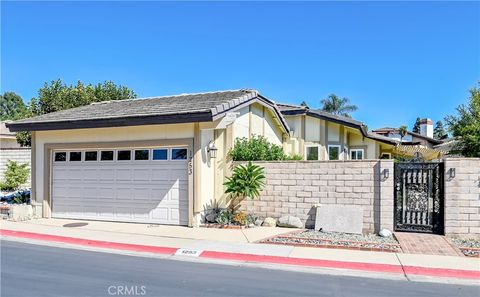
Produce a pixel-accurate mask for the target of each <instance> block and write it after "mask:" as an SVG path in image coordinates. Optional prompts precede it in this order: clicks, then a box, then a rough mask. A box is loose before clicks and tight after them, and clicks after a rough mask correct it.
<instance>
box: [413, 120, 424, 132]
mask: <svg viewBox="0 0 480 297" xmlns="http://www.w3.org/2000/svg"><path fill="white" fill-rule="evenodd" d="M421 121H422V119H421V118H417V119H416V120H415V125H413V128H412V132H413V133H420V122H421Z"/></svg>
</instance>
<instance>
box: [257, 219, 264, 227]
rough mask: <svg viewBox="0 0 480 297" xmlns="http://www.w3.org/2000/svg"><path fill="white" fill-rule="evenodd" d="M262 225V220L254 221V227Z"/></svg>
mask: <svg viewBox="0 0 480 297" xmlns="http://www.w3.org/2000/svg"><path fill="white" fill-rule="evenodd" d="M262 224H263V220H262V219H256V220H255V226H258V227H260V226H262Z"/></svg>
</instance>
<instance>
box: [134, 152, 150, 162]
mask: <svg viewBox="0 0 480 297" xmlns="http://www.w3.org/2000/svg"><path fill="white" fill-rule="evenodd" d="M135 160H136V161H143V160H148V150H135Z"/></svg>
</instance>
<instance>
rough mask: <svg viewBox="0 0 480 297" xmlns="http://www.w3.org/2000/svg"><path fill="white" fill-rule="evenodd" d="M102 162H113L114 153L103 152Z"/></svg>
mask: <svg viewBox="0 0 480 297" xmlns="http://www.w3.org/2000/svg"><path fill="white" fill-rule="evenodd" d="M100 161H113V151H102V152H101V153H100Z"/></svg>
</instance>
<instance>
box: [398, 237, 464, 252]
mask: <svg viewBox="0 0 480 297" xmlns="http://www.w3.org/2000/svg"><path fill="white" fill-rule="evenodd" d="M395 237H396V238H397V239H398V242H399V243H400V246H401V247H402V250H403V252H404V253H409V254H428V255H444V256H463V254H462V252H460V250H458V249H456V248H454V247H453V246H452V245H451V244H450V243H449V242H448V239H446V238H445V236H441V235H436V234H423V233H408V232H395Z"/></svg>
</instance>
